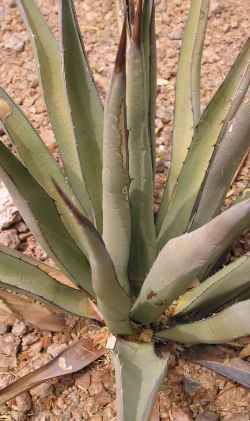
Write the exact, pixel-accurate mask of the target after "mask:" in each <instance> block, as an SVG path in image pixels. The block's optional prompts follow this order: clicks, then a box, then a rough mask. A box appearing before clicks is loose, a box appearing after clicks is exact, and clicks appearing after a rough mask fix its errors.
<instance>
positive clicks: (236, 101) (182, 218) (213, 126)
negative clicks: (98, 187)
mask: <svg viewBox="0 0 250 421" xmlns="http://www.w3.org/2000/svg"><path fill="white" fill-rule="evenodd" d="M249 62H250V38H249V39H248V41H247V42H246V44H245V46H244V47H243V49H242V51H241V53H240V54H239V56H238V57H237V59H236V61H235V63H234V65H233V66H232V68H231V70H230V72H229V74H228V75H227V77H226V79H225V81H224V82H223V84H222V85H221V87H220V88H219V89H218V91H217V92H216V94H215V95H214V97H213V98H212V100H211V101H210V103H209V105H208V107H207V108H206V110H205V111H204V113H203V114H202V117H201V120H200V123H199V125H198V126H197V128H196V130H195V134H194V137H193V140H192V143H191V147H190V150H189V152H188V154H187V158H186V160H185V162H184V164H183V167H182V170H181V172H180V176H179V178H178V183H177V184H176V187H175V189H174V192H173V195H172V197H171V202H170V204H169V207H168V210H167V213H166V214H165V215H164V221H163V223H162V227H161V230H160V233H159V236H158V245H159V248H162V247H163V246H164V244H166V242H167V240H169V239H170V238H173V237H176V236H177V235H179V234H181V233H183V232H184V231H186V230H187V228H188V225H189V223H190V222H191V220H190V218H191V217H192V212H193V210H194V206H195V203H196V200H197V195H198V193H199V191H200V188H201V185H202V182H203V179H204V177H205V175H206V171H207V168H208V166H209V161H210V159H211V157H212V154H213V151H214V147H215V145H216V144H217V145H219V144H220V141H221V138H222V137H223V136H224V134H225V129H226V127H227V124H228V122H229V121H230V120H232V118H233V116H234V114H235V112H236V111H237V110H238V108H239V106H240V104H241V103H242V100H243V98H244V96H245V93H246V91H247V87H248V83H249V78H250V73H249V66H250V63H249ZM247 81H248V82H247Z"/></svg>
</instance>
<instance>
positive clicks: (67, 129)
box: [18, 0, 94, 219]
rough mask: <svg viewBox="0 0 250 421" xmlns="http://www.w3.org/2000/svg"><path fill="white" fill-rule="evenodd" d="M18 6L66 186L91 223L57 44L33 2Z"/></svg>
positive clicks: (91, 212) (21, 2)
mask: <svg viewBox="0 0 250 421" xmlns="http://www.w3.org/2000/svg"><path fill="white" fill-rule="evenodd" d="M18 5H19V8H20V11H21V13H22V16H23V19H24V21H25V23H26V25H27V27H28V29H29V31H30V33H31V40H32V43H33V48H34V52H35V56H36V59H37V65H38V70H39V74H40V79H41V84H42V88H43V93H44V99H45V102H46V105H47V110H48V113H49V118H50V121H51V124H52V127H53V131H54V134H55V137H56V141H57V143H58V145H59V148H60V151H61V154H62V158H63V161H64V166H65V170H66V174H67V176H68V179H69V183H70V184H71V186H72V189H73V191H74V193H75V194H76V196H77V198H78V200H79V201H80V203H81V204H82V206H83V208H84V209H86V210H87V213H88V216H89V218H91V219H94V210H93V207H92V204H91V201H90V197H89V194H88V190H87V186H86V183H85V179H84V176H83V173H82V168H81V163H80V158H79V153H78V145H77V142H76V138H75V136H76V133H75V130H74V125H73V121H72V116H71V111H70V109H69V103H68V99H67V96H66V93H65V86H64V75H63V72H62V64H61V57H60V51H59V48H58V45H57V42H56V40H55V38H54V36H53V35H52V33H51V31H50V29H49V27H48V25H47V23H46V21H45V19H44V18H43V16H42V14H41V12H40V10H39V8H38V7H37V6H36V4H35V3H34V1H33V0H18ZM78 92H79V89H78Z"/></svg>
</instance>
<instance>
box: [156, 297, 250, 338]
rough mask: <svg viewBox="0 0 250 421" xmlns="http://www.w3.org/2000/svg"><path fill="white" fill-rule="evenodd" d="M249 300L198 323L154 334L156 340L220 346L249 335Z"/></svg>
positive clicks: (181, 325) (178, 326)
mask: <svg viewBox="0 0 250 421" xmlns="http://www.w3.org/2000/svg"><path fill="white" fill-rule="evenodd" d="M249 311H250V300H246V301H242V302H240V303H237V304H234V305H232V306H231V307H228V308H226V309H225V310H223V311H221V312H220V313H217V314H215V315H214V316H212V317H209V318H207V319H204V320H199V321H198V322H193V323H186V324H180V325H177V326H175V327H173V328H170V329H166V330H163V331H161V332H158V333H157V334H156V337H157V338H160V339H168V340H171V341H175V342H181V343H185V344H199V343H205V344H220V343H224V342H230V341H232V340H233V339H236V338H240V337H241V336H247V335H249V334H250V325H249Z"/></svg>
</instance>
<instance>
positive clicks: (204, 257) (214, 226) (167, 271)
mask: <svg viewBox="0 0 250 421" xmlns="http://www.w3.org/2000/svg"><path fill="white" fill-rule="evenodd" d="M249 220H250V200H246V201H244V202H242V203H241V204H239V205H235V206H232V208H230V209H228V210H227V211H225V212H224V213H223V214H221V215H219V216H217V217H216V218H214V219H213V220H212V221H211V222H209V223H208V224H206V225H204V226H203V227H201V228H199V229H197V230H195V231H193V232H191V233H188V234H184V235H182V236H180V237H177V238H174V239H173V240H170V241H169V242H168V243H167V244H166V246H165V247H163V249H162V250H161V252H160V253H159V256H158V258H157V259H156V261H155V263H154V265H153V267H152V269H151V271H150V272H149V274H148V276H147V278H146V280H145V282H144V284H143V286H142V289H141V291H140V294H139V296H138V298H137V300H136V302H135V304H134V306H133V308H132V311H131V317H132V318H133V319H134V320H137V321H140V322H142V323H150V322H153V321H155V320H157V318H158V317H159V316H160V315H161V314H162V313H163V311H164V310H165V309H166V308H167V307H168V306H169V305H170V304H172V302H173V301H174V300H176V299H177V298H178V297H179V295H180V294H182V293H184V292H185V291H186V290H187V288H188V286H189V285H190V284H191V283H192V281H193V280H194V279H195V278H198V279H202V278H203V277H204V274H206V273H209V270H210V268H211V267H212V266H213V265H214V263H215V262H216V261H217V260H218V258H219V257H220V256H221V255H222V254H223V253H224V252H225V251H226V250H227V248H228V247H229V246H230V245H231V244H232V242H233V240H234V239H235V238H237V236H238V235H240V233H241V232H242V231H243V230H244V229H246V228H247V227H248V226H249Z"/></svg>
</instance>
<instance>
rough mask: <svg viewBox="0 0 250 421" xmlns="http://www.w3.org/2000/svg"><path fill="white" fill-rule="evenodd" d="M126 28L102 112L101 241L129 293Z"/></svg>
mask: <svg viewBox="0 0 250 421" xmlns="http://www.w3.org/2000/svg"><path fill="white" fill-rule="evenodd" d="M125 53H126V26H125V25H124V26H123V31H122V35H121V40H120V45H119V49H118V53H117V58H116V64H115V70H114V73H113V77H112V81H111V84H110V88H109V93H108V97H107V100H106V104H105V113H104V135H103V175H102V180H103V182H102V185H103V240H104V243H105V245H106V247H107V250H108V252H109V254H110V256H111V258H112V260H113V262H114V266H115V270H116V273H117V277H118V280H119V282H120V284H121V286H122V287H123V288H124V289H125V291H126V292H127V293H128V292H129V290H130V287H129V280H128V260H129V251H130V237H131V217H130V206H129V197H128V194H129V184H130V180H129V169H128V133H127V127H126V110H125V106H126V102H125V93H126V84H125Z"/></svg>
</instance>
